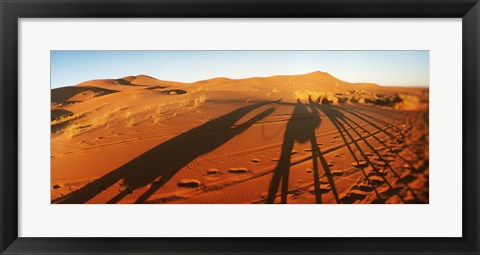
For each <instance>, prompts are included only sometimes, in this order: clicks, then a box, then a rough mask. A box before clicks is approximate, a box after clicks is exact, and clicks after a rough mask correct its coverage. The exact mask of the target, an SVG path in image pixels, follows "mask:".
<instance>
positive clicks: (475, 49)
mask: <svg viewBox="0 0 480 255" xmlns="http://www.w3.org/2000/svg"><path fill="white" fill-rule="evenodd" d="M0 13H1V14H0V15H1V27H0V31H1V38H0V43H1V47H0V50H1V52H0V55H1V61H2V62H1V69H0V77H1V84H0V95H1V104H0V121H1V126H0V139H1V142H0V144H1V154H0V162H1V166H0V167H1V168H0V181H1V189H0V197H1V201H0V204H1V205H0V206H1V212H0V213H1V215H0V223H1V225H0V252H1V253H2V254H27V253H29V254H74V253H75V254H103V253H109V254H120V253H122V254H186V253H196V254H215V253H220V254H233V253H235V254H244V253H252V254H313V253H314V254H346V253H348V254H374V253H376V254H427V253H428V254H444V253H445V254H479V247H480V242H479V210H478V207H479V194H480V189H479V157H478V156H479V145H480V142H479V136H478V133H479V109H480V104H479V100H478V98H480V94H479V78H480V77H479V70H480V54H479V50H480V42H479V38H480V27H479V24H480V4H479V3H478V0H406V1H401V0H362V1H361V0H299V1H295V0H285V1H282V0H259V1H252V0H244V1H239V0H176V1H173V0H142V1H135V0H119V1H106V0H100V1H91V0H71V1H68V0H63V1H58V0H38V1H34V0H0ZM61 17H79V18H83V17H88V18H93V17H108V18H129V17H142V18H147V17H180V18H182V17H222V18H230V17H236V18H257V17H260V18H276V17H286V18H290V17H301V18H305V17H318V18H326V17H336V18H344V17H345V18H358V17H369V18H417V17H418V18H437V17H438V18H462V23H463V26H462V30H463V31H462V34H463V35H462V40H463V42H462V43H463V46H462V47H463V55H462V57H463V60H462V61H463V62H462V63H463V72H462V75H463V85H462V86H463V105H462V107H463V110H462V117H463V123H462V125H463V145H462V146H463V169H462V174H463V177H462V178H463V187H462V189H463V190H462V192H463V203H462V204H463V208H462V213H463V218H462V220H463V223H462V229H463V237H462V238H24V237H18V201H17V196H18V191H17V188H18V177H17V170H18V148H19V147H18V140H17V138H18V124H17V123H18V102H19V100H18V19H19V18H61ZM452 170H453V169H452ZM458 170H459V169H458ZM445 202H446V203H448V201H445ZM39 220H41V219H39ZM439 227H441V226H439Z"/></svg>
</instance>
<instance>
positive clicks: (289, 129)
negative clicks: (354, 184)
mask: <svg viewBox="0 0 480 255" xmlns="http://www.w3.org/2000/svg"><path fill="white" fill-rule="evenodd" d="M309 101H310V102H309V104H303V103H302V102H301V101H300V100H297V103H296V104H295V106H294V109H293V112H292V117H291V118H290V120H289V121H288V122H287V126H286V128H285V133H284V136H283V144H282V148H281V152H280V158H279V161H278V164H277V165H276V167H275V169H274V170H273V176H272V179H271V181H270V185H269V188H268V197H267V201H266V202H267V203H274V202H275V197H276V196H277V191H278V188H279V186H280V184H281V191H280V203H282V204H285V203H287V193H288V179H289V175H290V167H291V165H292V163H291V159H292V150H293V146H294V144H295V142H298V143H300V144H302V143H307V142H310V145H311V148H312V149H311V152H312V157H311V159H312V164H313V180H314V194H315V202H316V203H318V204H320V203H322V199H321V193H322V192H321V191H320V174H319V168H318V161H317V158H319V159H320V162H321V164H322V167H323V169H324V171H325V173H326V176H327V178H328V180H329V183H330V186H331V187H332V190H333V193H334V195H335V198H336V200H337V202H338V195H337V193H336V189H335V185H334V183H333V179H332V178H331V175H330V168H329V166H328V163H327V161H326V160H325V158H324V156H323V154H322V152H321V151H320V149H319V148H318V143H317V139H316V135H315V129H317V128H318V127H319V126H320V124H321V118H320V114H319V112H318V110H317V109H316V108H315V107H313V106H312V105H313V103H314V102H313V101H311V100H309Z"/></svg>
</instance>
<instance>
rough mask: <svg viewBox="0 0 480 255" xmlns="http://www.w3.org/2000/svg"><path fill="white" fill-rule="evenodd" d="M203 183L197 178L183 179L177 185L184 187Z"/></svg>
mask: <svg viewBox="0 0 480 255" xmlns="http://www.w3.org/2000/svg"><path fill="white" fill-rule="evenodd" d="M201 184H202V182H200V181H199V180H197V179H181V180H179V181H178V182H177V186H178V187H182V188H197V187H198V186H200V185H201Z"/></svg>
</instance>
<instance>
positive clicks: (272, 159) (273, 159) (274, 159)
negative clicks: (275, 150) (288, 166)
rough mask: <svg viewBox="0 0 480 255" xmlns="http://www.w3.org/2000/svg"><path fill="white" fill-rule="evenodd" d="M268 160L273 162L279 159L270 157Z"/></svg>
mask: <svg viewBox="0 0 480 255" xmlns="http://www.w3.org/2000/svg"><path fill="white" fill-rule="evenodd" d="M270 160H271V161H274V162H275V161H279V160H280V158H271V159H270Z"/></svg>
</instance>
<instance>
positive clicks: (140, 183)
mask: <svg viewBox="0 0 480 255" xmlns="http://www.w3.org/2000/svg"><path fill="white" fill-rule="evenodd" d="M269 103H270V102H262V103H257V104H253V105H248V106H245V107H242V108H239V109H237V110H234V111H232V112H230V113H228V114H226V115H223V116H221V117H218V118H216V119H214V120H211V121H209V122H207V123H205V124H203V125H200V126H198V127H196V128H193V129H191V130H189V131H187V132H185V133H182V134H181V135H178V136H176V137H174V138H172V139H170V140H168V141H166V142H164V143H162V144H160V145H158V146H156V147H154V148H152V149H150V150H148V151H147V152H145V153H143V154H141V155H140V156H138V157H136V158H134V159H132V160H131V161H129V162H127V163H125V164H124V165H122V166H120V167H119V168H117V169H115V170H113V171H111V172H109V173H108V174H106V175H104V176H103V177H100V178H99V179H97V180H95V181H93V182H91V183H89V184H87V185H85V186H84V187H83V188H81V189H79V190H77V191H75V192H72V193H70V194H69V195H67V196H65V198H64V199H61V200H60V201H53V202H58V203H63V204H79V203H86V202H88V201H89V200H90V199H92V198H94V197H95V196H97V195H98V194H99V193H100V192H102V191H103V190H105V189H107V188H108V187H110V186H112V185H114V184H115V183H117V182H119V181H121V180H122V181H123V183H122V186H123V187H124V190H123V191H122V192H120V193H119V194H118V195H116V196H115V197H114V198H112V199H111V200H110V201H108V203H117V202H119V201H120V200H121V199H123V198H124V197H125V196H127V195H128V194H131V193H132V192H133V191H135V190H137V189H139V188H142V187H145V186H147V185H150V188H149V189H148V190H147V191H146V192H145V193H144V194H142V195H141V196H140V197H139V198H138V199H137V200H136V203H143V202H145V201H147V199H148V198H149V197H150V196H151V195H153V194H154V193H155V192H156V191H157V190H158V189H159V188H161V187H162V186H163V185H165V183H167V182H168V181H169V180H170V179H171V178H172V177H173V176H174V175H175V174H176V173H177V172H178V171H179V170H180V169H182V168H183V167H184V166H186V165H187V164H188V163H190V162H191V161H192V160H194V159H195V158H197V157H199V156H201V155H203V154H206V153H208V152H210V151H213V150H214V149H216V148H218V147H219V146H221V145H222V144H224V143H226V142H227V141H229V140H230V139H232V138H233V137H235V136H237V135H239V134H241V133H242V132H244V131H245V130H247V129H248V128H249V127H251V126H252V125H253V124H254V123H255V122H258V121H260V120H262V119H263V118H265V117H267V116H268V115H270V114H271V113H272V112H273V111H274V108H273V107H270V108H268V109H266V110H264V111H262V112H261V113H259V114H257V115H255V116H253V117H252V118H250V119H248V120H247V121H245V122H243V123H240V124H237V122H238V121H239V120H240V119H241V118H243V117H244V116H246V115H247V114H248V113H250V112H252V111H254V110H256V109H258V108H259V107H262V106H265V105H267V104H269Z"/></svg>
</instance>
